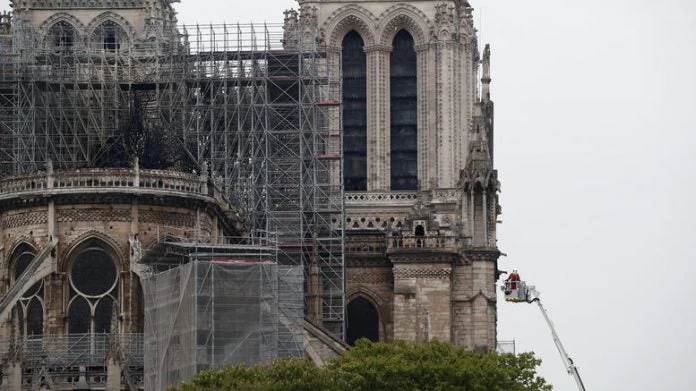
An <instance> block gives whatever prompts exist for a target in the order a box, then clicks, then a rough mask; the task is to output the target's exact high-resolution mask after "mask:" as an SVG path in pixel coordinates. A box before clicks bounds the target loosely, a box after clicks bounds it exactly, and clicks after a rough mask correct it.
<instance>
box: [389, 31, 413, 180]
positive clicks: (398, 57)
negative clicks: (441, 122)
mask: <svg viewBox="0 0 696 391" xmlns="http://www.w3.org/2000/svg"><path fill="white" fill-rule="evenodd" d="M393 46H394V47H393V50H392V53H391V64H390V70H391V88H390V91H391V97H390V103H391V133H390V134H391V189H392V190H417V189H418V160H417V159H418V85H417V81H418V76H417V73H416V70H417V63H416V51H415V49H414V43H413V37H411V34H409V33H408V32H407V31H405V30H401V31H399V33H397V34H396V37H394V43H393Z"/></svg>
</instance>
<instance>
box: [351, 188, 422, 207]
mask: <svg viewBox="0 0 696 391" xmlns="http://www.w3.org/2000/svg"><path fill="white" fill-rule="evenodd" d="M345 197H346V204H351V205H360V204H375V203H377V204H384V203H405V204H412V203H414V202H416V201H417V200H418V192H417V191H395V192H379V193H376V192H371V193H363V192H350V193H346V196H345Z"/></svg>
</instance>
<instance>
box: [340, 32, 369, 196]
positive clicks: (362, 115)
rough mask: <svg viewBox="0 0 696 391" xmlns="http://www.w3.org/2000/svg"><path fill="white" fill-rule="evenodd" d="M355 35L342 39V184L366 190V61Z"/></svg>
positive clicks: (348, 187)
mask: <svg viewBox="0 0 696 391" xmlns="http://www.w3.org/2000/svg"><path fill="white" fill-rule="evenodd" d="M364 46H365V43H364V42H363V39H362V38H361V37H360V34H358V33H357V32H355V31H351V32H350V33H348V34H347V35H346V37H345V38H344V39H343V50H342V64H341V65H342V70H343V184H344V186H345V190H346V191H361V190H367V77H366V71H367V58H366V56H365V48H364Z"/></svg>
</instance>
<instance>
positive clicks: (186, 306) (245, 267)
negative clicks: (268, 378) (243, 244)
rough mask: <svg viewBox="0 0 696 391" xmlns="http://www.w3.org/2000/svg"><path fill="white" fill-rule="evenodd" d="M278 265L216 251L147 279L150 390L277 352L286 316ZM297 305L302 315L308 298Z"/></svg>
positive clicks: (251, 362) (266, 359)
mask: <svg viewBox="0 0 696 391" xmlns="http://www.w3.org/2000/svg"><path fill="white" fill-rule="evenodd" d="M279 269H280V267H279V266H278V265H277V264H276V263H274V262H266V261H260V260H254V259H239V258H237V257H235V258H217V257H214V258H213V260H198V259H193V260H192V261H191V262H189V263H186V264H183V265H181V266H178V267H176V268H172V269H170V270H168V271H166V272H162V273H158V274H156V275H154V276H152V277H151V278H148V279H146V280H144V284H143V289H144V292H145V311H146V314H147V316H146V318H145V319H146V321H145V343H146V345H147V347H148V348H147V349H146V350H145V389H146V390H160V389H164V388H167V387H168V386H173V385H176V384H178V383H181V382H183V381H186V380H189V379H190V378H191V377H193V376H194V375H195V374H196V373H198V372H200V371H203V370H208V369H214V368H218V367H221V366H225V365H232V364H246V365H257V364H264V363H268V362H270V361H271V360H272V359H274V358H277V357H278V356H279V331H280V329H282V328H283V324H284V323H286V322H287V320H286V319H285V317H284V315H285V314H287V312H286V311H285V309H281V308H279V302H278V297H279V290H278V286H279V285H280V284H279V283H280V278H279V271H280V270H279ZM295 269H297V274H298V275H300V276H301V275H302V271H301V269H300V268H299V267H295ZM298 306H299V313H300V317H301V314H302V309H301V306H302V297H299V303H297V305H296V308H297V307H298ZM300 338H301V330H300ZM285 353H288V352H285ZM302 354H303V351H302V350H300V351H299V352H295V354H294V356H295V357H298V356H299V357H302Z"/></svg>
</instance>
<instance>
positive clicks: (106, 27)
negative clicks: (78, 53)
mask: <svg viewBox="0 0 696 391" xmlns="http://www.w3.org/2000/svg"><path fill="white" fill-rule="evenodd" d="M90 42H91V46H92V49H93V50H103V51H105V52H112V53H113V52H118V51H119V50H122V49H123V46H124V44H125V43H126V42H128V35H127V34H126V32H125V31H124V30H123V28H122V27H121V26H120V25H119V24H118V23H116V22H114V21H111V20H107V21H106V22H104V23H102V24H100V25H99V26H98V27H97V28H96V29H95V30H94V32H93V33H92V36H91V37H90Z"/></svg>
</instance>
